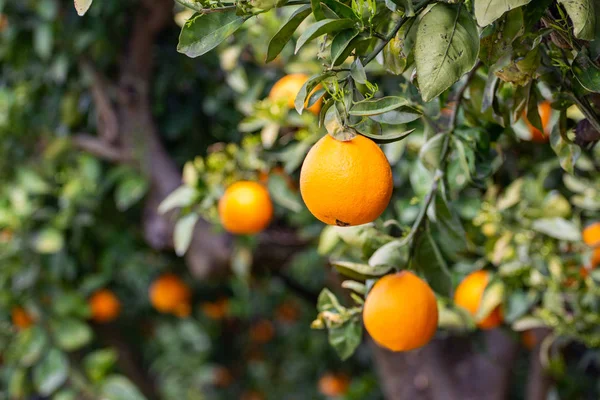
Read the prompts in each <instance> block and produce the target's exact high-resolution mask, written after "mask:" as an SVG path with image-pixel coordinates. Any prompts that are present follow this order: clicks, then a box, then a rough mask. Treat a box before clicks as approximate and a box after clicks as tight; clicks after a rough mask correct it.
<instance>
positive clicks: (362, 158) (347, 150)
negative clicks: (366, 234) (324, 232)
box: [300, 135, 394, 226]
mask: <svg viewBox="0 0 600 400" xmlns="http://www.w3.org/2000/svg"><path fill="white" fill-rule="evenodd" d="M393 187H394V184H393V180H392V170H391V168H390V164H389V162H388V160H387V158H386V157H385V154H383V151H381V149H380V148H379V146H377V144H375V142H373V141H372V140H370V139H368V138H366V137H364V136H361V135H357V136H355V137H354V138H353V139H351V140H348V141H345V142H342V141H339V140H336V139H334V138H333V137H331V136H330V135H325V136H323V137H322V138H321V139H320V140H319V141H318V142H317V143H315V145H314V146H313V147H312V148H311V149H310V151H309V152H308V154H307V155H306V158H305V160H304V163H303V164H302V170H301V172H300V193H301V194H302V199H303V200H304V203H305V204H306V206H307V207H308V209H309V210H310V212H311V213H312V214H313V215H314V216H315V217H317V218H318V219H319V220H321V221H322V222H324V223H326V224H329V225H338V226H352V225H361V224H366V223H368V222H372V221H374V220H375V219H377V217H379V216H380V215H381V214H382V213H383V211H384V210H385V208H386V207H387V205H388V203H389V201H390V198H391V197H392V190H393Z"/></svg>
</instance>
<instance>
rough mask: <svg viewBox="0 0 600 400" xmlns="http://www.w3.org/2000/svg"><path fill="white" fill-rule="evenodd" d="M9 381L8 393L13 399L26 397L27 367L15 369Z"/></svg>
mask: <svg viewBox="0 0 600 400" xmlns="http://www.w3.org/2000/svg"><path fill="white" fill-rule="evenodd" d="M9 379H10V380H9V382H8V395H9V396H10V397H9V398H11V399H24V398H26V396H25V391H26V388H27V380H28V379H27V369H25V368H18V369H14V370H13V371H12V373H11V374H10V378H9Z"/></svg>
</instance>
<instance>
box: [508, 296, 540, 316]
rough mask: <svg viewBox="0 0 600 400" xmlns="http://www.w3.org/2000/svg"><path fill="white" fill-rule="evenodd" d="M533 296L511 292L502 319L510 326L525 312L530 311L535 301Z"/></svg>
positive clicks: (535, 298)
mask: <svg viewBox="0 0 600 400" xmlns="http://www.w3.org/2000/svg"><path fill="white" fill-rule="evenodd" d="M537 297H538V296H536V295H535V294H533V295H532V293H529V294H528V293H525V292H524V291H522V290H517V291H515V292H512V293H511V294H510V295H509V296H508V299H507V302H506V307H505V314H504V319H505V320H506V322H507V323H509V324H511V323H513V322H515V321H516V320H517V319H518V318H521V317H522V316H523V315H525V313H527V311H529V310H530V309H531V307H532V306H533V304H534V302H535V301H536V300H537Z"/></svg>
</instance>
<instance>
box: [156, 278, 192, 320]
mask: <svg viewBox="0 0 600 400" xmlns="http://www.w3.org/2000/svg"><path fill="white" fill-rule="evenodd" d="M149 292H150V302H151V303H152V305H153V306H154V308H156V309H157V310H158V311H159V312H162V313H170V314H174V315H176V316H178V317H187V316H188V315H189V314H190V311H191V307H190V299H191V297H192V293H191V291H190V288H189V287H188V286H187V285H186V284H185V283H184V282H183V281H182V280H181V279H180V278H179V277H178V276H176V275H173V274H164V275H162V276H160V277H159V278H158V279H156V280H155V281H154V282H153V283H152V285H151V286H150V291H149Z"/></svg>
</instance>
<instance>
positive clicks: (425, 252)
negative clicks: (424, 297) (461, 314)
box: [412, 229, 452, 297]
mask: <svg viewBox="0 0 600 400" xmlns="http://www.w3.org/2000/svg"><path fill="white" fill-rule="evenodd" d="M415 240H416V242H415V250H414V258H413V260H412V261H413V266H414V268H415V269H416V270H417V271H419V272H420V273H422V274H423V275H424V276H425V279H426V280H427V282H428V283H429V286H431V288H432V289H433V290H434V291H435V292H437V293H439V294H441V295H443V296H447V297H452V279H451V277H450V272H449V271H448V266H447V265H446V261H445V260H444V258H443V257H442V253H441V252H440V250H439V248H438V246H437V244H436V243H435V241H434V240H433V237H432V236H431V234H430V232H429V230H428V229H426V230H425V231H423V232H421V233H420V234H418V235H417V238H416V239H415Z"/></svg>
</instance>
